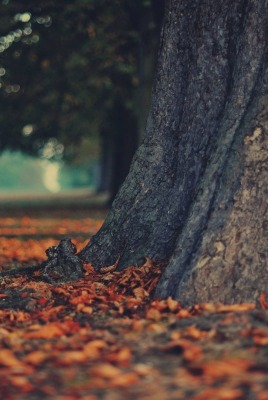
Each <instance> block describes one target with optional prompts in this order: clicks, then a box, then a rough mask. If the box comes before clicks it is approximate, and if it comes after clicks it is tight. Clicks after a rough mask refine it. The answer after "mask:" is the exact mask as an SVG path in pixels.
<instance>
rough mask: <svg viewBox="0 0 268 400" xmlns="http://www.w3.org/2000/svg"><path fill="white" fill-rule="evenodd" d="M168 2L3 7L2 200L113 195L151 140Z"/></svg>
mask: <svg viewBox="0 0 268 400" xmlns="http://www.w3.org/2000/svg"><path fill="white" fill-rule="evenodd" d="M163 13H164V0H135V1H133V0H113V1H108V0H69V1H68V0H64V1H63V0H55V1H52V0H38V1H36V0H20V1H19V0H0V20H1V21H0V22H1V23H0V110H1V111H0V196H1V195H2V197H3V196H10V195H12V194H14V195H15V194H18V193H22V194H25V193H28V194H31V193H32V194H34V195H36V194H40V195H42V194H44V195H48V194H54V195H55V194H58V195H59V194H61V193H62V194H64V193H70V192H71V193H83V191H85V193H108V197H107V198H108V202H109V203H110V202H111V201H112V199H113V198H114V196H115V194H116V193H117V191H118V189H119V187H120V185H121V183H122V182H123V180H124V178H125V177H126V175H127V173H128V170H129V166H130V162H131V159H132V157H133V155H134V153H135V151H136V149H137V146H138V144H139V143H140V141H141V139H142V136H143V134H144V129H145V125H146V117H147V114H148V110H149V105H150V95H151V87H152V80H153V75H154V71H155V64H156V58H157V50H158V44H159V36H160V30H161V23H162V18H163Z"/></svg>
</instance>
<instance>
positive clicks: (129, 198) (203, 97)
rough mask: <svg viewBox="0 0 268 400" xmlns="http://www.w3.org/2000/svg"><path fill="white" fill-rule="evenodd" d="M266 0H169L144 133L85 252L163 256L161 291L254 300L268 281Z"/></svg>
mask: <svg viewBox="0 0 268 400" xmlns="http://www.w3.org/2000/svg"><path fill="white" fill-rule="evenodd" d="M267 27H268V1H267V0H264V1H261V2H260V1H258V0H219V1H215V0H207V1H205V2H204V1H200V0H195V1H191V2H188V1H186V0H183V1H179V2H178V1H176V0H169V1H168V2H167V5H166V13H165V20H164V26H163V32H162V41H161V48H160V53H159V59H158V72H157V75H156V79H155V85H154V89H153V98H152V107H151V111H150V115H149V119H148V124H147V132H146V136H145V139H144V141H143V143H142V145H141V146H140V148H139V150H138V152H137V153H136V155H135V157H134V160H133V163H132V167H131V170H130V174H129V175H128V177H127V179H126V180H125V182H124V184H123V186H122V188H121V190H120V192H119V194H118V196H117V197H116V199H115V201H114V203H113V207H112V210H111V212H110V215H109V216H108V218H107V220H106V221H105V224H104V226H103V227H102V229H101V230H100V231H99V232H98V234H97V235H96V236H95V237H94V238H93V239H92V241H91V242H90V243H89V244H88V245H87V246H86V248H85V249H84V250H83V251H82V253H81V256H82V257H83V258H85V259H86V260H88V261H91V262H92V263H93V265H95V266H96V267H97V268H98V267H100V266H103V265H107V264H111V263H113V262H114V261H115V259H116V258H117V257H118V256H120V257H121V258H120V263H119V268H122V267H124V266H126V265H129V264H133V263H136V264H139V262H140V258H141V257H142V256H145V255H146V256H149V257H151V258H162V259H169V260H170V261H169V264H168V267H167V269H166V271H165V273H164V275H163V277H162V279H161V281H160V283H159V285H158V288H157V292H156V295H157V296H161V297H166V296H169V295H172V296H173V297H176V298H178V299H179V300H180V301H181V302H183V303H185V304H187V303H193V302H199V301H208V300H214V301H219V300H220V301H224V302H234V301H239V302H240V301H253V300H255V299H256V297H257V296H258V294H259V293H260V291H264V290H265V282H267V279H266V278H267V275H268V270H267V260H268V254H267V226H268V222H267V221H268V217H267V200H266V199H267V193H268V177H267V168H268V167H267V147H268V143H267V140H268V139H267V127H268V125H267V122H268V121H267V120H268V90H267V89H268V72H267V65H268V58H267V56H268V53H267V50H268V46H267V38H268V35H267Z"/></svg>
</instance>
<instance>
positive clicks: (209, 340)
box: [0, 213, 268, 400]
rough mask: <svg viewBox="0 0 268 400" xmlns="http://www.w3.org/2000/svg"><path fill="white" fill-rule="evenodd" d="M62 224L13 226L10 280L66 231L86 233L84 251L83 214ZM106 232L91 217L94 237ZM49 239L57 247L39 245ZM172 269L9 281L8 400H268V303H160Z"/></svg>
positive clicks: (2, 347) (5, 332)
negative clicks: (159, 290)
mask: <svg viewBox="0 0 268 400" xmlns="http://www.w3.org/2000/svg"><path fill="white" fill-rule="evenodd" d="M89 214H90V213H89ZM59 220H60V218H55V219H53V218H48V220H46V219H44V218H38V216H35V217H31V215H30V216H27V217H17V218H14V217H12V218H11V217H9V216H6V217H4V216H3V217H2V218H1V230H0V234H1V235H2V236H1V237H0V243H1V254H0V266H1V268H2V270H6V269H8V268H10V267H14V266H18V267H20V266H22V265H31V263H32V262H33V261H35V262H40V261H42V260H43V259H44V253H45V249H46V248H47V247H49V246H52V245H56V244H57V242H58V239H56V237H57V238H58V234H59V226H62V227H66V229H67V227H72V229H71V230H74V229H75V230H76V240H74V242H75V244H76V245H77V246H78V248H79V249H81V248H82V247H83V246H84V245H85V243H86V242H85V237H84V236H83V234H84V233H85V229H84V227H85V224H84V222H83V221H81V219H79V218H75V215H74V213H72V218H71V219H67V218H65V219H64V221H62V223H60V222H59ZM90 221H92V226H91V225H90ZM100 225H101V220H98V221H96V220H94V218H92V216H91V215H89V216H88V218H87V226H86V229H87V230H88V232H92V233H93V232H95V231H96V230H97V229H98V228H99V226H100ZM29 227H31V229H33V228H34V229H33V230H32V231H31V232H32V233H31V234H32V237H27V238H25V236H24V234H25V232H27V235H29ZM40 232H43V233H44V232H46V235H47V237H46V238H43V239H37V237H36V236H38V234H39V233H40ZM64 234H66V231H65V230H64V232H63V231H62V235H64ZM79 234H81V235H80V236H79ZM164 268H165V263H164V262H161V261H159V260H151V259H149V258H148V257H145V262H144V265H143V266H141V267H137V266H130V267H128V268H126V269H125V270H123V271H116V264H115V265H113V266H108V267H104V268H102V269H101V270H100V271H98V272H97V271H95V270H94V268H93V267H92V265H91V264H84V271H85V272H84V276H83V278H82V279H80V280H78V281H76V282H72V283H64V284H63V283H60V284H57V285H52V284H49V283H45V282H39V281H35V280H31V279H30V278H29V277H27V276H23V275H20V276H16V277H10V276H8V277H5V278H4V279H2V280H1V282H0V289H1V290H0V376H1V379H0V393H1V398H4V399H5V400H13V399H22V400H24V399H27V400H28V399H37V398H38V399H39V398H40V399H51V398H53V399H56V400H63V399H64V400H77V399H84V400H97V399H104V400H108V399H109V400H110V399H112V400H113V399H119V400H120V399H122V400H123V399H130V400H131V399H133V400H134V399H141V400H147V399H155V400H158V399H159V400H165V399H168V400H169V399H174V400H175V399H178V400H180V399H190V400H207V399H211V400H212V399H213V400H240V399H241V400H242V399H243V400H244V399H249V400H250V399H257V400H266V399H268V375H267V374H268V364H267V356H268V311H267V309H268V305H267V297H266V294H265V293H262V294H261V296H260V299H259V302H258V304H233V305H223V304H213V303H207V304H197V305H193V306H192V307H189V308H183V307H182V306H181V305H180V303H179V302H178V301H176V300H174V299H172V298H168V299H166V300H159V299H155V298H154V296H153V294H154V290H155V287H156V285H157V283H158V281H159V279H160V277H161V274H162V273H163V270H164Z"/></svg>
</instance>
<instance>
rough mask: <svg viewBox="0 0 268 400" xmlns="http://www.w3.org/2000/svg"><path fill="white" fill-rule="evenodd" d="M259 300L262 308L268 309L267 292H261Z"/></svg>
mask: <svg viewBox="0 0 268 400" xmlns="http://www.w3.org/2000/svg"><path fill="white" fill-rule="evenodd" d="M259 302H260V305H261V308H262V309H263V310H267V309H268V303H267V301H266V294H265V293H261V294H260V297H259Z"/></svg>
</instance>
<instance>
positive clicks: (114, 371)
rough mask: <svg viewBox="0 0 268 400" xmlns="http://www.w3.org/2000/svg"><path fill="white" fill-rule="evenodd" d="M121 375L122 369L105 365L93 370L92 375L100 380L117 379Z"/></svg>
mask: <svg viewBox="0 0 268 400" xmlns="http://www.w3.org/2000/svg"><path fill="white" fill-rule="evenodd" d="M120 374H121V370H120V368H117V367H114V366H113V365H111V364H108V363H103V364H99V365H97V366H96V367H93V368H92V369H91V375H92V376H96V377H99V378H108V379H111V378H115V377H116V376H118V375H120Z"/></svg>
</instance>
